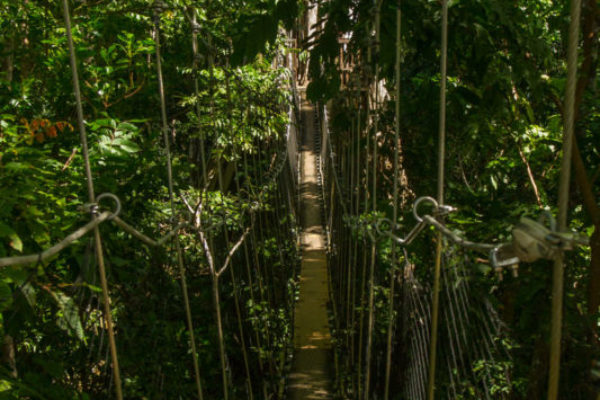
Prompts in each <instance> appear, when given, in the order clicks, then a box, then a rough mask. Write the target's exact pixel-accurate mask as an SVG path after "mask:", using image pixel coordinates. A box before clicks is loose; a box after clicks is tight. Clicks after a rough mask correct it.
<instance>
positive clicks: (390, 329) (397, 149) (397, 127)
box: [383, 0, 406, 400]
mask: <svg viewBox="0 0 600 400" xmlns="http://www.w3.org/2000/svg"><path fill="white" fill-rule="evenodd" d="M401 4H402V1H401V0H398V4H397V6H396V7H397V8H396V64H395V70H396V71H395V75H396V88H395V89H396V103H395V109H394V112H395V120H394V187H393V194H392V197H393V205H392V207H393V208H392V221H393V223H394V225H395V224H396V221H397V220H398V178H399V176H398V172H399V171H398V169H399V158H400V155H399V153H400V144H399V142H400V67H401V53H400V51H401V46H402V36H401V35H402V10H401V8H400V7H401ZM390 257H391V268H390V294H389V300H388V302H389V304H388V318H389V321H388V327H387V343H386V345H387V350H386V360H385V384H384V391H383V398H384V400H388V399H389V392H390V373H391V367H392V339H393V330H394V291H395V280H396V279H395V278H396V265H395V263H396V257H397V253H396V242H395V241H394V240H392V248H391V256H390ZM405 261H406V260H405Z"/></svg>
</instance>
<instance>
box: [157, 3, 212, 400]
mask: <svg viewBox="0 0 600 400" xmlns="http://www.w3.org/2000/svg"><path fill="white" fill-rule="evenodd" d="M154 35H155V37H154V40H155V46H156V72H157V79H158V92H159V96H160V114H161V120H162V132H163V140H164V145H165V153H166V159H167V160H166V161H167V181H168V187H169V202H170V204H171V218H172V224H173V227H175V226H176V221H175V213H176V208H175V195H174V190H173V169H172V164H171V150H170V143H169V127H168V123H167V105H166V100H165V88H164V82H163V74H162V61H161V51H160V14H159V10H158V9H156V10H155V12H154ZM175 247H176V251H177V263H178V265H179V278H180V281H181V291H182V293H183V303H184V306H185V316H186V322H187V325H188V331H189V335H190V350H191V352H192V359H193V363H194V377H195V383H196V391H197V392H198V398H199V399H200V400H202V399H203V398H204V397H203V393H202V383H201V379H200V367H199V365H198V353H197V351H196V339H195V335H194V323H193V320H192V311H191V307H190V299H189V295H188V287H187V279H186V272H185V266H184V264H183V251H182V249H181V242H180V240H179V235H175Z"/></svg>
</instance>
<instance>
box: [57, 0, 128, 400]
mask: <svg viewBox="0 0 600 400" xmlns="http://www.w3.org/2000/svg"><path fill="white" fill-rule="evenodd" d="M63 14H64V15H63V18H64V20H65V30H66V34H67V43H68V47H69V61H70V64H71V73H72V78H73V94H74V95H75V105H76V109H77V125H78V128H79V138H80V141H81V149H82V153H83V158H84V164H85V174H86V180H87V189H88V196H89V200H90V203H95V202H96V196H95V193H94V192H95V190H94V179H93V176H92V168H91V163H90V157H89V151H88V145H87V133H86V129H85V123H84V120H83V103H82V100H81V89H80V87H79V72H78V71H77V57H76V55H75V46H74V44H73V33H72V31H71V12H70V11H69V2H68V0H63ZM91 218H92V220H94V219H96V216H95V215H94V214H93V213H92V214H91ZM92 230H93V232H94V246H95V249H96V259H97V261H98V272H99V275H100V286H101V288H102V300H103V301H102V302H103V306H104V310H103V312H104V318H105V319H106V328H107V330H108V342H109V348H110V356H111V359H112V374H113V378H114V382H115V394H116V397H117V400H123V389H122V386H121V372H120V369H119V356H118V353H117V343H116V340H115V333H114V330H113V320H112V314H111V309H110V294H109V291H108V282H107V279H106V268H105V265H104V253H103V249H102V239H101V237H100V229H99V228H98V225H96V226H94V227H93V229H92Z"/></svg>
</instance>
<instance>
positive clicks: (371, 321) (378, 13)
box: [364, 0, 382, 400]
mask: <svg viewBox="0 0 600 400" xmlns="http://www.w3.org/2000/svg"><path fill="white" fill-rule="evenodd" d="M381 3H382V0H375V43H374V47H375V49H374V50H375V60H376V62H375V65H374V66H373V65H372V61H373V59H372V53H371V49H370V48H369V60H368V61H369V68H374V69H375V70H374V71H373V73H374V76H373V78H374V84H375V96H374V97H375V98H374V100H375V101H374V106H373V109H374V115H373V167H372V168H373V171H372V172H373V182H372V184H373V205H372V207H373V213H374V214H375V213H376V212H377V150H378V147H379V145H378V143H377V133H378V129H379V126H378V125H379V109H378V107H379V69H378V68H377V62H378V60H379V30H380V26H379V25H380V22H381V21H380V20H381ZM369 71H370V69H369ZM368 133H369V130H367V134H368ZM370 236H371V263H370V266H369V283H368V285H369V306H368V307H369V320H368V325H367V350H366V357H365V363H366V366H365V396H364V397H365V400H368V399H369V394H370V384H371V358H372V350H373V349H372V347H373V329H374V326H375V310H374V308H375V306H374V303H375V264H376V263H377V240H375V237H374V236H373V235H370Z"/></svg>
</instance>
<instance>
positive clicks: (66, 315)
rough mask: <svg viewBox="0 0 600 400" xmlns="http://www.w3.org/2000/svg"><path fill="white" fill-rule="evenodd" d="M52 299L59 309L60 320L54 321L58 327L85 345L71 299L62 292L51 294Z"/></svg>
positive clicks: (83, 335)
mask: <svg viewBox="0 0 600 400" xmlns="http://www.w3.org/2000/svg"><path fill="white" fill-rule="evenodd" d="M52 297H54V300H56V303H57V304H58V307H59V309H60V312H59V317H60V318H59V319H58V320H57V321H56V324H57V325H58V327H59V328H61V329H63V330H65V331H67V332H69V333H71V334H73V335H75V336H76V337H77V338H78V339H79V340H81V341H82V342H84V343H86V338H85V333H84V332H83V326H82V325H81V319H80V318H79V313H78V310H77V306H76V305H75V302H74V301H73V298H72V297H69V296H67V295H66V294H64V293H62V292H52Z"/></svg>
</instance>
